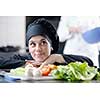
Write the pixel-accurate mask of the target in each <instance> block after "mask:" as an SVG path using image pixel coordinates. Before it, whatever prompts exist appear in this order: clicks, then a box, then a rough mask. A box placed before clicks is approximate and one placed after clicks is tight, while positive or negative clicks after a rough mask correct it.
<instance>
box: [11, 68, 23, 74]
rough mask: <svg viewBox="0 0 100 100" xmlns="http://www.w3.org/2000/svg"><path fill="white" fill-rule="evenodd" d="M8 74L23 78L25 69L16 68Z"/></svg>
mask: <svg viewBox="0 0 100 100" xmlns="http://www.w3.org/2000/svg"><path fill="white" fill-rule="evenodd" d="M10 73H11V74H12V75H17V76H24V74H25V68H24V67H19V68H16V69H11V70H10Z"/></svg>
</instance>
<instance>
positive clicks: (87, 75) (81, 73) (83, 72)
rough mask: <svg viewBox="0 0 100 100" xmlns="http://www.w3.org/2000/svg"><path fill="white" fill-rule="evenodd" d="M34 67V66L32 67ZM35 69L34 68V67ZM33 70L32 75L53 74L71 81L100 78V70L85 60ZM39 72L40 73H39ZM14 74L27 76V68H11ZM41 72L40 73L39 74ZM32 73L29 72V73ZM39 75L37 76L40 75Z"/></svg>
mask: <svg viewBox="0 0 100 100" xmlns="http://www.w3.org/2000/svg"><path fill="white" fill-rule="evenodd" d="M31 68H32V67H31ZM32 70H33V69H32ZM32 70H31V71H29V72H31V74H32V73H33V74H32V76H33V77H34V76H37V75H38V76H49V75H50V76H52V77H53V78H54V79H60V80H61V79H64V80H66V81H69V82H73V81H82V80H83V81H85V80H93V79H94V80H100V72H99V71H98V69H97V68H95V67H93V66H89V65H88V63H86V62H84V63H81V62H71V63H69V64H68V65H58V66H56V65H53V64H48V65H45V66H44V67H43V68H42V69H40V70H37V69H36V71H35V69H34V71H32ZM37 72H38V74H37ZM10 73H11V74H13V75H18V76H19V75H21V76H25V74H26V68H25V67H19V68H16V69H11V71H10ZM39 73H40V74H39ZM29 74H30V73H28V75H29ZM38 76H37V77H38Z"/></svg>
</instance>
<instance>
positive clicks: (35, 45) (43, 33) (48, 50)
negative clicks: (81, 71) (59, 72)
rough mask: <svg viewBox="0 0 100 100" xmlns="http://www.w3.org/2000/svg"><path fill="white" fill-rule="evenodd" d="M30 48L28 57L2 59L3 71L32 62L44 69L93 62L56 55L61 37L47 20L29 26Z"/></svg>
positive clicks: (39, 20)
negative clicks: (49, 66) (49, 65)
mask: <svg viewBox="0 0 100 100" xmlns="http://www.w3.org/2000/svg"><path fill="white" fill-rule="evenodd" d="M26 37H27V43H28V46H29V54H28V55H24V56H23V55H20V54H17V55H14V56H12V57H9V58H6V57H0V68H1V69H12V68H17V67H20V66H22V65H24V64H26V63H27V62H31V63H32V64H33V66H34V67H40V68H41V67H43V66H44V65H46V64H52V63H53V64H68V63H70V62H75V61H80V62H84V61H86V62H87V63H88V64H89V65H90V66H93V62H92V61H91V60H90V59H89V58H87V57H84V56H78V55H62V54H56V52H57V50H58V47H59V37H58V35H57V33H56V30H55V28H54V27H53V25H52V24H51V23H50V22H48V21H47V20H45V19H43V18H42V19H37V20H35V21H34V22H33V23H32V24H30V25H29V26H28V30H27V33H26Z"/></svg>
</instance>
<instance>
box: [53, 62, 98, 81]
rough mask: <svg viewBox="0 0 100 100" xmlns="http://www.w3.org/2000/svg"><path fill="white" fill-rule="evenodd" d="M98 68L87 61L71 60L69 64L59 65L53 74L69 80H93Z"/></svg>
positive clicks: (55, 76) (57, 77)
mask: <svg viewBox="0 0 100 100" xmlns="http://www.w3.org/2000/svg"><path fill="white" fill-rule="evenodd" d="M97 72H98V70H97V68H95V67H90V66H88V64H87V63H86V62H84V63H81V62H71V63H69V64H68V65H59V66H57V69H55V70H52V72H51V74H52V76H53V77H54V78H56V79H65V80H67V81H80V80H92V79H93V78H95V76H96V75H97Z"/></svg>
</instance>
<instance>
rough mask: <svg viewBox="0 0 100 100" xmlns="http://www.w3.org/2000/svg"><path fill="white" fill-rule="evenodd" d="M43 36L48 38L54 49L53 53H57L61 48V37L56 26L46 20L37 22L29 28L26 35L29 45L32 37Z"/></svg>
mask: <svg viewBox="0 0 100 100" xmlns="http://www.w3.org/2000/svg"><path fill="white" fill-rule="evenodd" d="M36 35H42V36H47V37H48V38H49V40H50V41H51V45H52V47H53V51H52V53H56V52H57V50H58V48H59V37H58V35H57V32H56V30H55V28H54V26H53V25H52V24H51V23H50V22H49V21H47V20H46V19H44V18H40V19H37V20H35V21H34V22H33V23H31V24H30V25H29V26H28V29H27V33H26V40H27V44H28V41H29V39H30V38H31V37H32V36H36Z"/></svg>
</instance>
